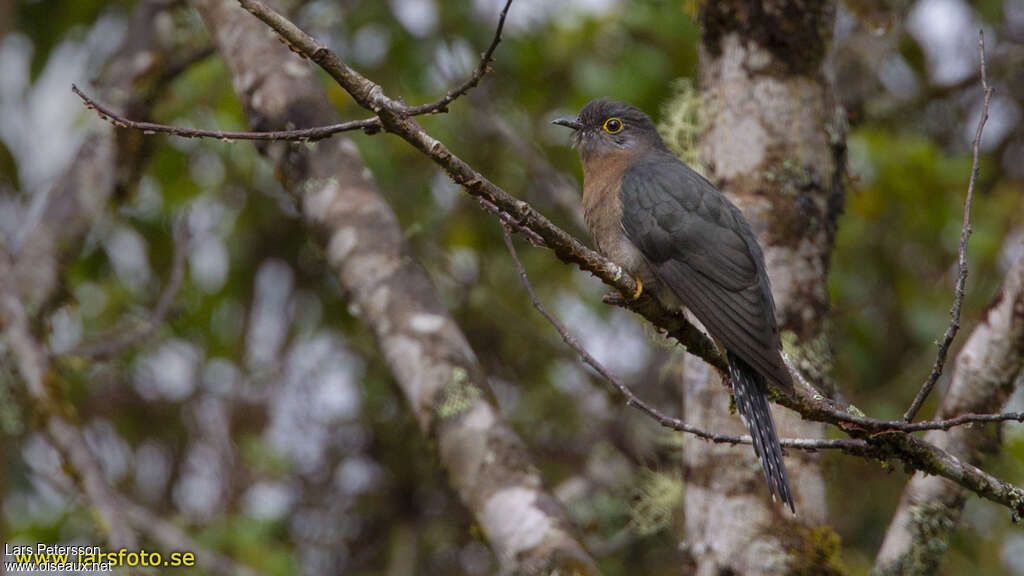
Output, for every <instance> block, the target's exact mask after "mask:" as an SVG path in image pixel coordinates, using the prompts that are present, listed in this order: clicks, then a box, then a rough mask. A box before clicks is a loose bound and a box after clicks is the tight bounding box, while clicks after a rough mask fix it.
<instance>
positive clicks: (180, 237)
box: [62, 222, 190, 360]
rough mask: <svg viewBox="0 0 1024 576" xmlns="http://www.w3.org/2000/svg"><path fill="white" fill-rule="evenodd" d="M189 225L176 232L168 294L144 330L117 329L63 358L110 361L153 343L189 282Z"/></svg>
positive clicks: (178, 225) (144, 325)
mask: <svg viewBox="0 0 1024 576" xmlns="http://www.w3.org/2000/svg"><path fill="white" fill-rule="evenodd" d="M189 241H190V238H189V231H188V225H187V224H185V223H184V222H179V223H178V224H177V225H176V226H175V230H174V257H173V262H174V263H173V264H172V268H171V275H170V278H168V280H167V285H166V286H165V287H164V291H163V292H162V293H161V294H160V299H159V300H158V301H157V304H156V307H155V308H154V309H153V312H152V313H151V314H150V317H149V319H147V320H146V321H145V322H144V323H143V324H142V326H139V327H137V328H136V329H134V330H129V329H127V328H121V329H115V330H114V331H113V332H112V333H111V334H108V335H106V336H103V337H99V338H96V339H95V340H94V341H92V342H87V343H84V344H82V345H80V346H78V347H76V348H74V349H72V350H69V351H68V352H65V353H64V354H62V355H63V356H84V357H87V358H95V359H101V360H102V359H106V358H113V357H115V356H119V355H120V354H121V353H123V352H125V351H127V350H129V349H131V348H134V347H136V346H138V345H140V344H141V343H143V342H145V341H146V340H148V339H149V337H150V336H152V335H153V333H154V332H156V330H157V328H159V327H160V325H161V324H163V322H164V318H166V317H167V313H168V312H170V310H171V305H172V304H174V299H175V298H176V297H177V295H178V291H179V290H180V289H181V285H182V281H183V280H184V279H185V259H186V257H187V256H188V247H189Z"/></svg>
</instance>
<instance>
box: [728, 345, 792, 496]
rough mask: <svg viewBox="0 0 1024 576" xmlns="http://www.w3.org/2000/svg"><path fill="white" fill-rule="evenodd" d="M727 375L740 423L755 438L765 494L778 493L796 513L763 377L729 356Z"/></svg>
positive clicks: (755, 451) (738, 359) (747, 365)
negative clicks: (741, 419) (766, 485)
mask: <svg viewBox="0 0 1024 576" xmlns="http://www.w3.org/2000/svg"><path fill="white" fill-rule="evenodd" d="M727 356H728V359H729V374H730V375H731V376H732V378H731V379H732V392H733V396H734V397H735V398H736V407H737V408H738V409H739V411H740V417H741V418H743V423H744V424H746V425H747V428H748V429H749V430H750V437H751V438H753V439H754V454H757V457H758V458H759V459H760V460H761V468H763V469H764V477H765V479H766V480H767V481H768V491H769V492H771V495H772V499H773V500H774V499H775V495H776V494H778V496H779V499H781V500H782V503H783V504H786V505H787V506H789V509H790V510H791V511H792V512H793V513H794V514H796V508H794V507H793V496H792V495H791V493H790V491H789V480H788V479H787V477H786V465H785V463H783V461H782V446H780V445H779V437H778V435H776V434H775V421H774V420H773V419H772V413H771V410H769V409H768V398H767V397H766V396H765V380H764V376H763V375H761V374H760V373H759V372H757V371H756V370H754V369H753V368H752V367H751V366H750V365H749V364H747V363H746V362H744V361H743V360H742V359H740V358H738V357H736V356H734V355H732V354H728V355H727Z"/></svg>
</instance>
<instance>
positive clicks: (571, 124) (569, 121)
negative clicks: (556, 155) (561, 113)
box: [551, 117, 583, 130]
mask: <svg viewBox="0 0 1024 576" xmlns="http://www.w3.org/2000/svg"><path fill="white" fill-rule="evenodd" d="M551 123H552V124H558V125H559V126H565V127H566V128H572V129H573V130H579V129H580V128H583V124H580V123H579V122H578V121H577V120H576V119H575V118H569V117H565V118H558V119H557V120H552V121H551Z"/></svg>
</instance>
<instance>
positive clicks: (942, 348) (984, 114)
mask: <svg viewBox="0 0 1024 576" xmlns="http://www.w3.org/2000/svg"><path fill="white" fill-rule="evenodd" d="M978 58H979V64H978V66H979V67H980V69H981V86H982V88H984V89H985V101H984V104H983V105H982V108H981V119H980V120H979V121H978V130H977V131H976V132H975V133H974V142H973V143H972V144H971V149H972V153H973V158H972V160H971V178H970V180H969V181H968V182H967V197H966V198H964V217H963V224H962V225H961V227H960V250H959V254H958V256H957V268H958V269H959V273H958V274H957V278H956V288H955V289H954V290H953V307H952V308H951V309H950V311H949V317H950V319H949V326H948V327H947V328H946V333H945V334H944V335H943V336H942V342H940V343H939V352H938V355H937V356H936V357H935V365H934V366H933V367H932V372H931V374H929V375H928V379H927V380H925V383H924V385H923V386H921V390H919V391H918V393H917V396H915V397H914V401H913V402H912V403H911V404H910V408H908V409H907V412H906V414H904V415H903V420H904V421H906V422H910V421H912V420H913V419H914V416H916V415H917V412H918V410H920V409H921V405H922V404H924V401H925V399H927V398H928V394H930V393H931V391H932V388H934V387H935V383H936V382H938V380H939V376H941V375H942V368H943V366H945V364H946V356H947V355H948V354H949V347H950V344H952V343H953V339H954V338H956V333H957V331H958V330H960V308H961V307H962V306H963V303H964V291H965V285H966V284H967V241H968V239H970V237H971V201H972V200H973V199H974V184H975V182H976V181H977V180H978V148H979V146H980V145H981V134H982V132H983V131H984V130H985V123H986V122H987V121H988V103H989V100H990V99H991V98H992V88H991V87H990V86H989V85H988V79H987V78H986V76H985V32H984V31H979V32H978Z"/></svg>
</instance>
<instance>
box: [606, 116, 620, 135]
mask: <svg viewBox="0 0 1024 576" xmlns="http://www.w3.org/2000/svg"><path fill="white" fill-rule="evenodd" d="M622 127H623V125H622V120H619V119H618V118H609V119H607V120H605V121H604V126H602V128H604V131H605V132H607V133H609V134H618V133H619V132H622Z"/></svg>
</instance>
